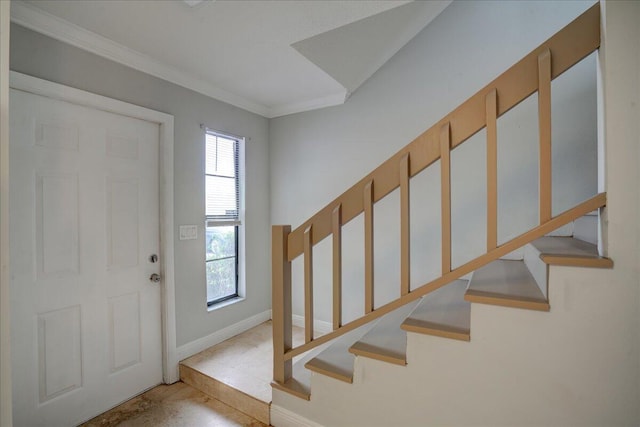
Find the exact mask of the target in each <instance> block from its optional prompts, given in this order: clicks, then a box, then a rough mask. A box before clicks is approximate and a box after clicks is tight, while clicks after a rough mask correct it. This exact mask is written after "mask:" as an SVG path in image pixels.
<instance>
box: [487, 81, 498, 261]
mask: <svg viewBox="0 0 640 427" xmlns="http://www.w3.org/2000/svg"><path fill="white" fill-rule="evenodd" d="M485 106H486V108H485V111H486V121H487V252H489V251H490V250H492V249H495V248H496V247H497V246H498V131H497V114H498V92H497V91H496V90H495V89H493V90H492V91H491V92H489V93H488V94H487V97H486V98H485Z"/></svg>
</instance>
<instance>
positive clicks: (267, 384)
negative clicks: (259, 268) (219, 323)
mask: <svg viewBox="0 0 640 427" xmlns="http://www.w3.org/2000/svg"><path fill="white" fill-rule="evenodd" d="M271 334H272V330H271V321H267V322H264V323H262V324H260V325H258V326H256V327H255V328H252V329H249V330H248V331H246V332H243V333H242V334H240V335H237V336H235V337H233V338H230V339H228V340H226V341H224V342H222V343H220V344H218V345H215V346H213V347H210V348H208V349H206V350H204V351H202V352H200V353H198V354H196V355H194V356H191V357H190V358H188V359H186V360H184V361H182V364H184V365H187V366H189V367H191V368H193V369H195V370H197V371H199V372H202V373H203V374H205V375H207V376H209V377H211V378H215V379H216V380H218V381H220V382H222V383H224V384H226V385H228V386H231V387H233V388H235V389H237V390H240V391H242V392H244V393H246V394H248V395H249V396H253V397H255V398H256V399H259V400H261V401H262V402H266V403H269V402H271V378H272V377H273V341H272V339H271ZM316 335H318V334H316ZM293 341H294V345H298V344H302V343H303V342H304V329H303V328H299V327H296V326H294V327H293Z"/></svg>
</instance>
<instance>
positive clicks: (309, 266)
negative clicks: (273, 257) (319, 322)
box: [304, 225, 313, 343]
mask: <svg viewBox="0 0 640 427" xmlns="http://www.w3.org/2000/svg"><path fill="white" fill-rule="evenodd" d="M312 230H313V225H310V226H309V227H307V229H306V230H304V342H306V343H307V342H311V341H313V240H312V237H313V236H312Z"/></svg>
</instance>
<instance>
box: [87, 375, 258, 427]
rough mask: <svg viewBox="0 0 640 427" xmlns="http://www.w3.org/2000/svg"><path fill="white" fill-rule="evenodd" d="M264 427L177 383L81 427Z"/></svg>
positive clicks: (144, 395)
mask: <svg viewBox="0 0 640 427" xmlns="http://www.w3.org/2000/svg"><path fill="white" fill-rule="evenodd" d="M98 426H100V427H107V426H109V427H111V426H121V427H126V426H136V427H213V426H216V427H240V426H242V427H266V424H263V423H261V422H259V421H257V420H255V419H253V418H251V417H249V416H248V415H245V414H243V413H242V412H239V411H237V410H235V409H233V408H232V407H230V406H228V405H225V404H224V403H222V402H220V401H219V400H216V399H213V398H211V397H209V396H207V395H206V394H204V393H201V392H200V391H198V390H196V389H194V388H192V387H190V386H188V385H187V384H184V383H182V382H177V383H175V384H171V385H159V386H157V387H155V388H153V389H151V390H149V391H147V392H146V393H143V394H141V395H140V396H137V397H134V398H133V399H131V400H129V401H127V402H125V403H123V404H122V405H120V406H117V407H115V408H113V409H112V410H110V411H107V412H105V413H104V414H102V415H99V416H97V417H96V418H94V419H92V420H90V421H88V422H86V423H85V424H82V426H81V427H98Z"/></svg>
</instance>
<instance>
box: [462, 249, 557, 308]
mask: <svg viewBox="0 0 640 427" xmlns="http://www.w3.org/2000/svg"><path fill="white" fill-rule="evenodd" d="M465 300H467V301H471V302H482V303H489V304H497V305H508V306H514V307H520V308H531V309H538V310H548V309H549V305H548V302H547V300H546V298H545V297H544V295H543V294H542V292H541V291H540V288H539V287H538V285H537V283H536V281H535V280H534V278H533V276H532V275H531V273H530V272H529V269H528V268H527V266H526V265H525V263H524V262H523V261H511V260H496V261H493V262H491V263H489V264H487V265H485V266H484V267H482V268H480V269H478V270H476V271H475V272H474V273H473V277H472V279H471V282H470V283H469V288H468V289H467V292H466V294H465Z"/></svg>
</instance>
